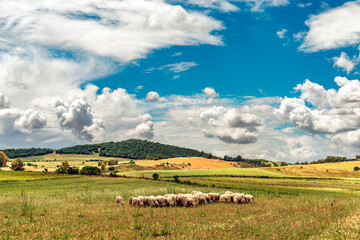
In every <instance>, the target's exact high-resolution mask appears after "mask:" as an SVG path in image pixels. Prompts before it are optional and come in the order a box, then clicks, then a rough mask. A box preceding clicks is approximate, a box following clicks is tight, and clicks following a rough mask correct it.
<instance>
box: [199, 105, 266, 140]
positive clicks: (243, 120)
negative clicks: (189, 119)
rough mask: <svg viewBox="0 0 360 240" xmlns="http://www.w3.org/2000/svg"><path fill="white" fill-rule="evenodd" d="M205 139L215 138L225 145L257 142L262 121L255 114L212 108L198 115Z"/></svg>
mask: <svg viewBox="0 0 360 240" xmlns="http://www.w3.org/2000/svg"><path fill="white" fill-rule="evenodd" d="M200 118H201V120H202V121H203V123H204V124H205V126H204V128H203V130H202V131H203V133H204V135H205V136H206V137H210V138H211V137H217V138H219V139H220V140H221V141H224V142H227V143H237V144H247V143H254V142H256V141H257V137H258V133H259V127H261V126H263V122H262V120H261V119H260V118H259V117H258V116H256V115H255V114H250V113H242V112H240V111H239V110H237V109H235V108H233V109H227V108H225V107H221V106H219V107H212V108H209V109H207V110H205V111H203V112H201V114H200Z"/></svg>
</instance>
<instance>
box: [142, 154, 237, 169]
mask: <svg viewBox="0 0 360 240" xmlns="http://www.w3.org/2000/svg"><path fill="white" fill-rule="evenodd" d="M167 162H168V163H169V165H171V164H173V165H174V166H178V167H180V168H183V169H188V170H189V169H194V170H197V169H224V168H235V167H233V165H232V163H230V162H226V161H222V160H217V159H207V158H201V157H191V158H189V157H184V158H169V159H161V160H138V161H136V164H138V165H140V166H154V165H159V164H166V163H167ZM189 163H190V164H191V165H189Z"/></svg>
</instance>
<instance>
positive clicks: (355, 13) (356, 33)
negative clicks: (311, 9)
mask: <svg viewBox="0 0 360 240" xmlns="http://www.w3.org/2000/svg"><path fill="white" fill-rule="evenodd" d="M305 23H306V25H307V26H308V27H309V31H308V32H307V34H306V36H305V39H304V42H303V44H302V45H301V47H300V48H301V49H302V50H304V51H309V52H316V51H319V50H326V49H335V48H340V47H346V46H351V45H355V44H358V43H360V1H359V0H358V1H349V2H347V3H345V4H344V5H342V6H340V7H337V8H334V9H330V10H327V11H324V12H322V13H320V14H318V15H312V16H311V17H310V18H309V19H308V20H307V21H306V22H305Z"/></svg>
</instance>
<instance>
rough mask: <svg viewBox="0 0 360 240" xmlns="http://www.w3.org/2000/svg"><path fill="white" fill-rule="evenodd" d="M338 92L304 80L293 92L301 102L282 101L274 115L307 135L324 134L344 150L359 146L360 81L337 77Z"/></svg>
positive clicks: (297, 100) (286, 99) (289, 99)
mask: <svg viewBox="0 0 360 240" xmlns="http://www.w3.org/2000/svg"><path fill="white" fill-rule="evenodd" d="M335 82H336V83H337V85H338V86H339V89H338V90H335V89H329V90H325V89H324V87H323V86H321V85H319V84H316V83H312V82H311V81H309V80H306V81H305V83H303V84H299V85H298V86H297V87H295V90H297V91H300V93H301V95H300V98H284V99H283V100H282V101H281V104H280V106H279V108H278V109H276V110H275V115H276V116H277V117H278V118H279V119H280V120H282V121H285V122H289V123H291V124H292V125H293V126H294V127H296V128H299V129H302V130H304V131H306V132H309V133H315V134H327V135H328V136H329V138H330V139H331V140H333V142H335V143H337V144H342V145H343V146H346V145H349V146H358V147H359V146H360V138H359V136H360V135H359V129H360V81H359V80H348V79H347V78H345V77H336V78H335Z"/></svg>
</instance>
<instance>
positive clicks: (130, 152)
mask: <svg viewBox="0 0 360 240" xmlns="http://www.w3.org/2000/svg"><path fill="white" fill-rule="evenodd" d="M99 149H100V156H106V157H123V158H130V159H146V158H148V159H156V158H157V159H163V158H172V157H188V156H191V157H207V158H213V156H212V155H211V154H207V153H204V152H200V151H197V150H193V149H189V148H182V147H176V146H171V145H166V144H161V143H155V142H150V141H146V140H145V141H144V140H138V139H129V140H125V141H122V142H107V143H101V144H89V145H77V146H74V147H67V148H62V149H59V150H57V153H65V154H92V153H93V152H98V151H99Z"/></svg>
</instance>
